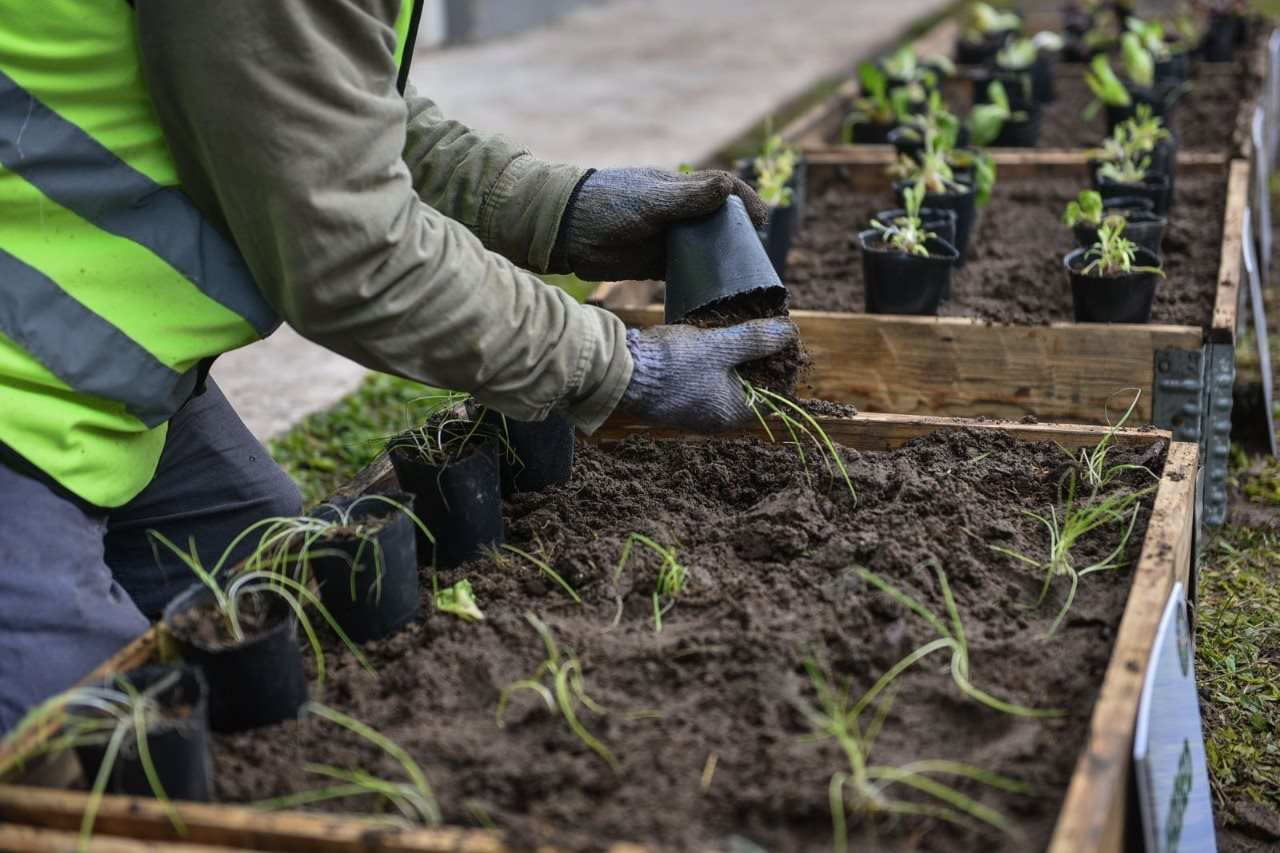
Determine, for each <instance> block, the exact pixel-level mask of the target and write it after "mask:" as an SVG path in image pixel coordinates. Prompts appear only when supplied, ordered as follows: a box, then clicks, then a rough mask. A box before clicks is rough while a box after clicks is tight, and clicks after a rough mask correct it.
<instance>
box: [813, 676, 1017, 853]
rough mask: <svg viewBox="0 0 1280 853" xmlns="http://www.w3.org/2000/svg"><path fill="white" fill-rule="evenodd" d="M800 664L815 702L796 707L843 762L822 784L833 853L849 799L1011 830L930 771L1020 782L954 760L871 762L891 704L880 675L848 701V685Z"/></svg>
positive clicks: (863, 808) (1009, 787)
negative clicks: (893, 793)
mask: <svg viewBox="0 0 1280 853" xmlns="http://www.w3.org/2000/svg"><path fill="white" fill-rule="evenodd" d="M804 666H805V671H806V672H807V673H808V675H809V680H810V682H811V683H812V684H813V688H814V691H815V692H816V693H817V697H818V704H817V705H816V706H806V707H804V708H803V709H802V710H803V712H804V714H805V716H806V717H807V718H808V719H809V723H810V725H811V726H813V729H814V731H815V734H816V735H817V736H818V737H819V738H831V739H833V740H834V741H835V742H836V743H837V744H838V745H839V746H840V749H841V751H843V752H844V755H845V759H846V761H847V763H848V769H847V770H840V771H837V772H835V773H833V774H832V776H831V780H830V782H829V783H828V786H827V794H828V798H829V802H830V807H831V828H832V847H833V849H835V850H836V851H837V853H845V851H846V850H847V849H848V845H849V838H848V824H847V818H846V808H847V804H850V801H851V805H852V806H853V808H854V809H855V810H856V811H858V812H861V813H864V814H870V815H875V814H894V815H919V816H924V817H930V818H936V819H939V820H944V821H947V822H949V823H955V824H959V825H962V826H968V825H970V824H971V823H972V822H973V821H977V822H979V823H983V824H986V825H987V826H990V827H993V828H995V829H998V830H1000V831H1002V832H1006V833H1010V834H1012V832H1013V829H1012V826H1011V825H1010V823H1009V821H1008V819H1007V818H1005V816H1004V815H1002V814H1000V813H999V812H997V811H995V810H994V809H991V808H989V807H987V806H984V805H982V804H981V803H979V802H978V801H977V800H975V799H973V798H972V797H969V796H967V795H966V794H963V793H961V792H960V791H959V790H957V789H956V788H954V787H952V786H950V785H947V784H944V783H942V782H939V781H938V780H937V779H935V778H933V777H935V776H953V777H957V778H960V779H968V780H971V781H974V782H978V783H980V784H983V785H988V786H990V787H993V788H997V789H999V790H1003V791H1010V792H1012V793H1024V792H1025V791H1027V790H1028V787H1027V786H1026V785H1025V784H1023V783H1021V782H1018V781H1016V780H1013V779H1009V778H1006V777H1004V776H1001V775H999V774H997V773H993V772H991V771H988V770H983V769H981V768H979V767H974V766H972V765H969V764H964V763H962V762H958V761H942V760H926V761H913V762H911V763H909V764H904V765H902V766H900V767H891V766H886V765H879V764H872V763H871V753H872V750H873V749H874V747H875V743H876V739H877V738H878V737H879V735H880V732H881V730H882V728H883V726H884V723H885V720H886V719H887V718H888V716H889V711H890V709H891V707H892V698H893V697H892V692H891V691H885V689H884V687H883V686H882V685H884V684H885V683H886V679H885V678H881V679H880V681H879V682H877V687H873V688H872V690H877V688H880V689H879V690H878V691H877V695H870V691H869V692H868V694H864V695H863V696H862V697H861V698H860V699H859V700H858V701H857V702H856V703H854V704H853V705H852V706H851V705H850V700H849V692H850V685H845V686H844V687H843V688H840V687H837V686H835V685H833V684H832V683H831V679H830V677H829V676H828V675H827V674H826V673H824V672H823V671H822V669H821V668H819V666H818V665H817V663H816V662H814V661H813V660H806V661H805V664H804ZM895 669H896V667H895ZM890 672H892V670H891V671H890ZM899 672H900V670H899ZM895 677H896V675H895ZM890 680H892V679H890ZM869 710H870V711H872V716H871V718H870V719H869V720H867V721H866V722H865V723H864V721H863V719H862V717H863V715H864V714H866V713H867V712H868V711H869ZM894 786H905V787H908V788H912V789H914V790H916V791H917V792H919V793H922V794H924V795H925V796H926V797H927V798H929V799H928V800H927V801H926V802H917V801H914V800H905V799H897V798H894V797H890V796H889V795H888V791H889V790H890V789H891V788H892V787H894Z"/></svg>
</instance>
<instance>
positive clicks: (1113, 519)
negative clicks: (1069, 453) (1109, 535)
mask: <svg viewBox="0 0 1280 853" xmlns="http://www.w3.org/2000/svg"><path fill="white" fill-rule="evenodd" d="M1076 488H1077V485H1076V475H1075V472H1074V471H1073V472H1071V473H1070V474H1069V475H1068V487H1067V496H1066V500H1065V501H1064V504H1063V507H1062V513H1061V517H1059V513H1058V508H1057V507H1056V506H1053V505H1050V506H1049V507H1048V510H1047V513H1046V514H1041V513H1038V512H1033V511H1031V510H1022V514H1023V515H1025V516H1027V517H1028V518H1031V519H1034V520H1035V521H1038V522H1039V523H1040V524H1042V525H1043V526H1044V528H1045V530H1046V531H1048V534H1049V544H1048V548H1047V549H1046V553H1045V556H1044V557H1043V558H1040V559H1037V558H1034V557H1030V556H1028V555H1026V554H1022V553H1020V552H1018V551H1014V550H1013V549H1011V548H1005V547H1003V546H1000V545H992V546H990V547H991V549H992V550H993V551H996V552H997V553H1000V554H1004V555H1005V556H1006V557H1012V558H1013V559H1015V560H1018V561H1019V562H1022V563H1026V564H1027V565H1029V566H1032V567H1034V568H1036V569H1037V570H1039V571H1040V572H1041V573H1042V574H1043V575H1044V582H1043V584H1042V585H1041V587H1040V595H1039V596H1038V597H1037V598H1036V600H1035V603H1034V604H1033V605H1032V607H1039V606H1040V605H1041V604H1043V603H1044V601H1045V599H1046V598H1047V597H1048V595H1049V590H1050V588H1052V586H1053V582H1054V580H1055V579H1057V578H1059V577H1066V578H1068V579H1069V580H1070V587H1069V589H1068V590H1067V597H1066V599H1065V600H1064V601H1063V603H1062V607H1061V608H1059V610H1058V615H1057V616H1056V617H1054V620H1053V624H1052V625H1050V626H1049V630H1048V631H1047V632H1045V637H1046V638H1048V637H1052V636H1053V635H1054V634H1055V633H1057V631H1058V626H1060V625H1061V624H1062V620H1063V619H1064V618H1066V615H1067V613H1068V612H1069V611H1070V610H1071V605H1072V604H1073V603H1074V602H1075V598H1076V590H1077V589H1078V588H1079V586H1080V579H1081V578H1083V577H1085V576H1087V575H1091V574H1095V573H1097V572H1105V571H1110V570H1112V569H1118V568H1121V567H1122V566H1124V565H1125V561H1124V556H1123V555H1124V550H1125V547H1126V546H1128V544H1129V539H1130V537H1132V535H1133V528H1134V526H1135V525H1136V524H1137V522H1138V514H1139V512H1140V511H1141V509H1142V504H1141V501H1142V498H1144V497H1146V496H1147V495H1148V494H1150V493H1151V492H1152V490H1153V489H1154V487H1150V488H1146V489H1143V490H1141V491H1137V492H1118V493H1116V494H1113V495H1110V496H1109V497H1105V498H1103V497H1098V496H1097V495H1092V496H1091V497H1090V498H1089V499H1088V500H1084V501H1079V502H1077V500H1076ZM1112 525H1119V526H1121V527H1123V530H1124V533H1123V534H1122V535H1121V537H1120V542H1119V543H1118V544H1117V545H1116V547H1115V548H1113V549H1112V550H1111V552H1110V553H1108V554H1107V556H1105V557H1104V558H1102V559H1101V560H1097V561H1095V562H1093V563H1090V564H1089V565H1087V566H1084V567H1081V568H1077V567H1076V565H1075V561H1074V559H1073V557H1072V553H1071V552H1072V549H1073V548H1075V546H1076V544H1077V543H1078V542H1079V541H1080V540H1081V539H1083V538H1084V537H1085V536H1087V535H1089V534H1090V533H1093V532H1094V531H1095V530H1101V529H1102V528H1104V527H1110V526H1112Z"/></svg>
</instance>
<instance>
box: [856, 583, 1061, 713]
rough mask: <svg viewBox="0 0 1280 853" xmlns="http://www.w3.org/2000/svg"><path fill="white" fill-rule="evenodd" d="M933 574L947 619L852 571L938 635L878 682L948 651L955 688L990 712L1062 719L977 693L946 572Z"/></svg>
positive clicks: (891, 587) (874, 690)
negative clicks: (925, 659) (939, 590)
mask: <svg viewBox="0 0 1280 853" xmlns="http://www.w3.org/2000/svg"><path fill="white" fill-rule="evenodd" d="M933 568H934V572H935V573H936V574H937V577H938V588H939V589H941V590H942V600H943V601H944V602H945V604H946V608H947V619H948V620H949V621H950V624H948V621H947V620H944V619H943V618H942V617H940V616H938V615H936V614H934V613H932V612H930V611H929V609H928V608H926V607H925V606H924V605H923V604H921V603H920V601H919V600H918V599H916V598H913V597H912V596H910V595H908V594H907V593H905V592H903V591H902V590H900V589H898V588H897V587H895V586H894V585H893V584H891V583H889V582H888V581H887V580H885V579H884V578H883V577H881V576H880V575H878V574H876V573H875V572H872V571H869V570H867V569H864V568H857V569H855V570H854V571H855V572H856V573H857V575H858V577H860V578H862V579H863V580H864V581H866V582H867V583H869V584H871V585H872V586H874V587H875V588H876V589H878V590H880V591H881V592H883V593H885V594H886V595H888V596H889V597H890V598H892V599H893V600H894V601H896V602H897V603H898V604H900V605H902V606H903V607H905V608H907V609H908V610H910V611H911V612H912V613H915V614H916V615H917V616H919V617H920V618H921V619H923V620H924V621H925V622H927V623H929V626H930V627H931V628H933V630H934V631H936V632H937V633H938V639H936V640H932V641H930V642H928V643H926V644H925V645H923V646H921V647H920V648H918V649H916V650H915V651H914V652H912V653H911V654H910V655H908V656H907V657H905V658H903V659H902V660H901V661H899V662H898V663H897V664H895V665H894V667H893V668H891V669H890V670H889V671H888V672H887V673H885V675H884V676H883V677H881V679H880V682H884V685H885V686H887V685H888V683H889V682H891V681H892V680H893V679H894V678H896V677H897V675H898V674H899V673H900V672H902V671H904V670H906V669H907V668H908V667H910V666H912V665H914V664H915V663H916V662H917V661H919V660H921V659H922V658H924V657H926V656H928V655H930V654H932V653H933V652H936V651H942V650H944V649H946V650H950V652H951V680H952V681H954V682H955V685H956V687H958V688H960V692H961V693H963V694H965V695H966V696H968V697H969V698H970V699H973V700H974V701H975V702H980V703H981V704H983V705H986V706H987V707H988V708H991V709H992V710H995V711H999V712H1000V713H1002V714H1013V715H1015V716H1019V717H1056V716H1061V715H1062V712H1061V711H1054V710H1043V709H1037V708H1027V707H1025V706H1023V705H1014V704H1012V703H1010V702H1006V701H1004V700H1003V699H997V698H996V697H994V696H992V695H991V694H990V693H987V692H986V691H984V690H980V689H979V688H978V687H976V686H974V683H973V681H972V679H971V678H970V677H969V641H968V638H967V637H966V636H965V633H964V624H963V623H962V622H961V621H960V610H959V608H958V607H956V600H955V597H954V596H953V595H952V594H951V586H950V584H949V583H947V575H946V572H944V571H943V570H942V566H940V565H938V564H936V563H935V564H934V566H933ZM880 682H877V684H876V686H874V687H872V688H871V690H869V691H868V692H867V695H868V696H870V697H872V698H874V696H875V695H876V694H878V693H879V692H880V690H882V689H884V687H883V686H881V684H880ZM855 711H859V712H860V711H861V708H860V707H855Z"/></svg>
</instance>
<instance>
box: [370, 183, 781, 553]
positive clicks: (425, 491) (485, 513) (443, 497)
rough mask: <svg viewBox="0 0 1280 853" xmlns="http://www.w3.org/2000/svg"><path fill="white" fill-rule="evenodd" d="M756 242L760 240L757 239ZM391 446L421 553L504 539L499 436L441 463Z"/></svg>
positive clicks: (472, 548)
mask: <svg viewBox="0 0 1280 853" xmlns="http://www.w3.org/2000/svg"><path fill="white" fill-rule="evenodd" d="M730 198H731V199H732V198H736V196H730ZM752 238H753V239H755V234H754V232H753V233H752ZM755 242H756V245H757V246H759V245H760V241H759V240H758V239H756V241H755ZM762 251H763V250H762ZM388 450H389V451H390V454H389V455H390V457H391V466H392V467H393V468H395V471H396V478H397V479H398V480H399V481H400V488H402V489H404V490H405V491H407V492H410V493H411V494H412V495H413V511H414V512H415V513H417V515H418V518H420V519H422V523H423V524H425V525H426V526H427V528H428V529H429V530H430V531H431V533H432V535H433V536H435V540H436V541H435V544H434V546H433V545H432V543H431V542H429V541H426V539H425V537H423V536H422V535H421V533H419V535H418V554H419V557H420V558H423V559H430V560H431V565H433V566H435V567H436V568H440V569H448V568H452V567H453V566H457V565H461V564H462V563H465V562H467V561H468V560H472V559H475V558H476V557H478V556H480V553H481V551H482V550H483V549H484V548H488V547H495V546H497V545H501V544H502V540H503V525H502V482H501V477H500V476H499V467H498V456H499V442H498V440H497V438H496V437H493V436H488V437H486V438H483V439H478V438H477V439H472V440H471V441H470V442H468V443H467V444H466V446H465V447H463V448H462V450H461V455H458V456H454V457H451V458H450V459H449V461H447V462H444V463H439V464H437V463H432V462H428V461H427V460H426V459H424V458H423V457H422V455H421V454H420V453H419V452H418V451H417V449H416V448H415V447H413V446H412V444H411V443H409V442H406V441H404V440H402V439H400V438H399V437H397V438H394V439H392V440H391V443H390V445H389V446H388Z"/></svg>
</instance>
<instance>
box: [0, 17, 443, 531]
mask: <svg viewBox="0 0 1280 853" xmlns="http://www.w3.org/2000/svg"><path fill="white" fill-rule="evenodd" d="M422 3H423V0H404V2H403V4H402V8H401V9H400V12H399V14H398V16H397V19H396V21H395V24H394V27H395V32H396V61H397V63H398V67H399V76H398V83H399V86H400V89H401V91H403V89H404V85H405V83H406V81H407V77H408V67H409V61H410V59H411V57H412V37H413V35H414V34H415V31H416V28H417V20H418V16H419V15H420V14H421V7H422ZM132 15H133V12H132V10H131V8H130V6H128V5H126V4H125V3H123V2H95V3H89V4H85V3H83V2H80V0H42V2H41V3H40V5H39V8H38V10H37V9H36V8H35V7H34V6H33V4H32V3H31V2H30V0H0V443H3V444H4V445H6V446H7V447H9V448H10V449H11V450H13V451H15V452H16V453H18V454H19V455H21V456H23V457H24V458H26V459H27V461H29V462H31V463H32V464H33V465H35V466H36V467H38V468H40V469H41V470H43V471H45V472H46V473H47V474H48V475H49V476H51V477H52V478H53V479H54V480H56V481H57V482H59V483H61V484H62V485H63V486H64V487H66V488H67V489H69V490H70V491H72V492H74V493H76V494H78V495H80V496H81V497H82V498H84V499H85V500H87V501H89V502H90V503H93V504H97V505H99V506H104V507H111V506H119V505H121V504H123V503H125V502H127V501H128V500H129V499H130V498H132V497H133V496H134V495H136V494H137V493H138V492H139V491H141V490H142V488H143V487H144V486H145V485H146V484H147V483H148V482H149V481H150V479H151V477H152V476H153V475H154V472H155V467H156V464H157V463H158V461H159V455H160V451H161V450H162V448H163V446H164V436H165V431H166V428H167V422H168V420H169V419H170V418H171V417H172V416H173V414H174V413H175V412H176V411H177V410H178V409H179V408H180V407H181V406H182V405H183V403H184V402H185V401H186V400H187V399H188V398H189V397H190V395H191V393H192V391H193V389H194V388H195V385H196V382H197V378H198V375H199V370H200V367H201V365H202V364H203V363H205V362H207V361H208V360H210V359H212V358H213V357H215V356H217V355H218V354H220V353H222V352H226V351H228V350H231V349H235V348H236V347H240V346H243V345H245V344H247V343H250V342H252V341H254V340H256V339H258V338H259V337H262V336H263V335H265V334H268V333H269V332H270V331H271V330H272V329H273V328H275V326H276V325H277V324H278V320H277V318H276V316H275V314H274V312H273V311H272V309H271V307H270V305H269V304H268V303H267V301H266V300H265V299H264V298H263V297H262V294H261V292H260V291H259V290H258V288H257V286H256V284H255V283H254V282H253V279H252V276H251V275H250V273H249V270H248V268H247V266H246V265H245V263H244V260H243V258H242V257H241V256H240V253H239V251H238V250H237V249H236V247H235V246H234V244H232V243H231V242H230V241H229V240H227V239H226V238H224V237H223V236H222V234H221V233H220V232H218V231H217V230H216V229H214V228H213V227H212V226H211V225H210V224H209V223H208V221H207V220H205V218H204V217H203V216H202V215H201V214H200V212H199V211H198V210H197V209H196V208H195V207H194V206H193V205H192V204H191V202H190V201H189V200H188V199H187V197H186V196H185V194H183V192H182V191H181V190H180V189H179V187H178V181H177V176H176V170H175V168H174V165H173V162H172V160H171V158H170V157H169V154H168V149H167V148H166V146H165V143H164V138H163V135H162V133H161V131H160V128H159V124H158V122H157V121H156V119H155V116H154V112H153V110H152V107H151V103H150V99H149V97H148V95H147V93H146V89H145V86H144V84H143V82H142V77H141V70H140V68H139V66H138V60H137V53H136V51H137V47H136V42H135V35H134V29H133V19H132Z"/></svg>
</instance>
